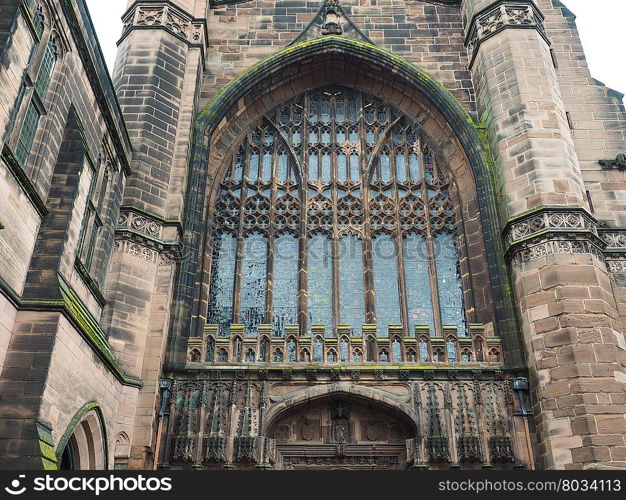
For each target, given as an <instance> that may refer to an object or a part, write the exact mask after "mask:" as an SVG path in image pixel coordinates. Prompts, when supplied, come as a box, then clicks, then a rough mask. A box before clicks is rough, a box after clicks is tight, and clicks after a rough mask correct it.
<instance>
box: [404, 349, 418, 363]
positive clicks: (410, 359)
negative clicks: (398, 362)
mask: <svg viewBox="0 0 626 500" xmlns="http://www.w3.org/2000/svg"><path fill="white" fill-rule="evenodd" d="M406 360H407V361H408V362H409V363H415V362H416V361H417V354H416V353H415V351H414V350H413V349H409V350H408V351H407V352H406Z"/></svg>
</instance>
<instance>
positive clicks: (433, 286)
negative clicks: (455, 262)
mask: <svg viewBox="0 0 626 500" xmlns="http://www.w3.org/2000/svg"><path fill="white" fill-rule="evenodd" d="M425 149H426V148H425V141H424V137H421V138H420V150H421V151H420V156H421V161H420V163H421V165H420V168H421V169H422V199H423V201H424V214H425V219H426V245H427V248H428V267H429V269H430V290H431V294H432V303H433V316H434V318H433V320H434V321H433V323H434V325H435V331H434V332H430V336H431V337H443V336H444V335H443V323H442V321H441V306H440V304H439V281H438V279H437V265H436V261H435V250H436V248H435V243H434V234H433V230H432V227H431V224H430V200H429V197H428V179H427V176H426V155H425Z"/></svg>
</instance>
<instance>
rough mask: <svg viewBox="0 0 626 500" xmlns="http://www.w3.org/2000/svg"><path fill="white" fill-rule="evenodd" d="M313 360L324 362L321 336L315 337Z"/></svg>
mask: <svg viewBox="0 0 626 500" xmlns="http://www.w3.org/2000/svg"><path fill="white" fill-rule="evenodd" d="M313 361H314V362H315V363H323V362H324V340H323V339H322V338H321V337H317V338H316V339H315V343H314V345H313Z"/></svg>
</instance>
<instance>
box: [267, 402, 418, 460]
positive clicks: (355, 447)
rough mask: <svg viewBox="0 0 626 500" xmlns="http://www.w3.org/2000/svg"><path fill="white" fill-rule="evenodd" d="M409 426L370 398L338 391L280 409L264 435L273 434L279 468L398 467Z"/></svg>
mask: <svg viewBox="0 0 626 500" xmlns="http://www.w3.org/2000/svg"><path fill="white" fill-rule="evenodd" d="M413 427H414V425H413V423H411V422H410V421H409V420H408V419H407V418H406V416H405V415H400V414H398V412H396V411H394V410H392V409H390V408H387V407H385V406H382V405H379V404H377V403H376V402H375V401H367V400H362V399H357V398H351V397H349V396H348V395H344V394H340V395H339V394H338V395H334V396H332V395H331V396H329V397H326V398H323V399H317V400H313V401H311V402H308V403H305V404H301V405H298V406H294V407H292V408H289V409H287V410H286V411H284V412H282V413H281V414H280V415H278V416H277V417H276V418H275V420H274V422H273V423H272V424H271V425H270V428H269V431H268V437H270V438H273V439H275V440H276V467H277V468H279V469H286V470H400V469H404V468H406V458H407V453H406V443H407V440H409V439H411V438H412V437H413V436H414V433H415V430H414V428H413Z"/></svg>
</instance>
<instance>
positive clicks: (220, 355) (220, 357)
mask: <svg viewBox="0 0 626 500" xmlns="http://www.w3.org/2000/svg"><path fill="white" fill-rule="evenodd" d="M217 361H218V362H220V363H227V362H228V351H227V350H226V349H220V350H219V351H218V352H217Z"/></svg>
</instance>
